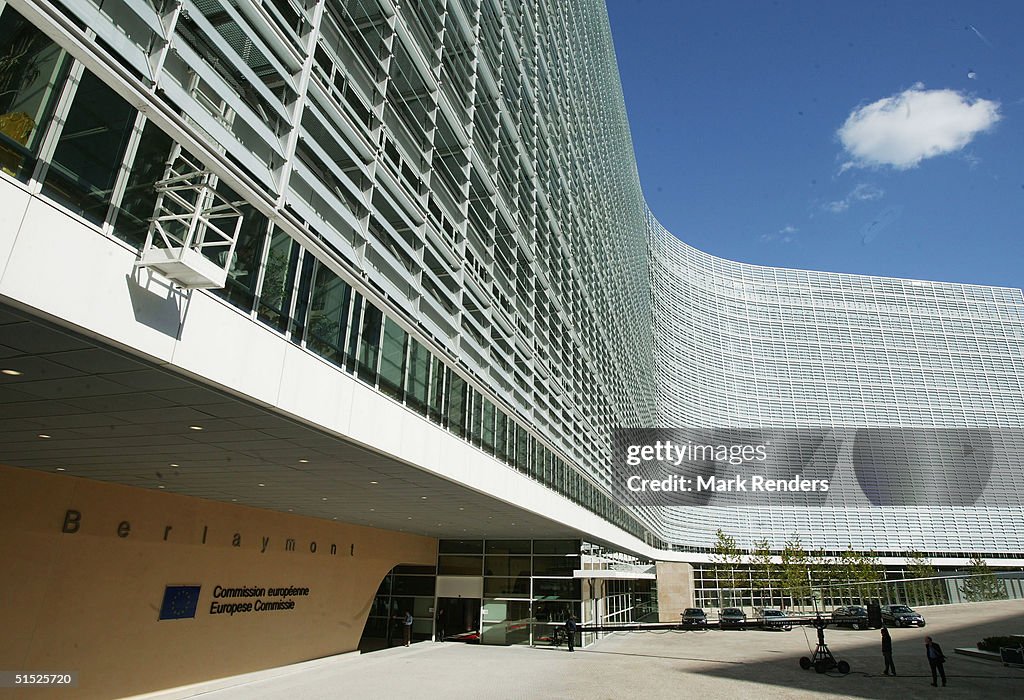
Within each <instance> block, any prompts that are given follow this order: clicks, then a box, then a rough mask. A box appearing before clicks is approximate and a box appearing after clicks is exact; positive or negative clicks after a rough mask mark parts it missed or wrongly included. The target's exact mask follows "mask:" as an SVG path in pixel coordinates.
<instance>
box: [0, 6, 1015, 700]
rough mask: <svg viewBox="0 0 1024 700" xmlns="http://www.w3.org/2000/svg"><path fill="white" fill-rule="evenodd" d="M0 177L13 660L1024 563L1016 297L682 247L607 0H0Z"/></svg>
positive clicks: (466, 626) (373, 629) (5, 520)
mask: <svg viewBox="0 0 1024 700" xmlns="http://www.w3.org/2000/svg"><path fill="white" fill-rule="evenodd" d="M0 171H2V175H0V324H2V325H0V369H2V374H0V463H2V465H3V466H0V504H2V506H0V528H2V529H0V534H2V536H0V559H2V561H3V566H2V567H0V618H2V619H3V620H4V630H5V632H4V634H3V635H2V636H0V668H3V669H24V670H37V671H43V670H46V671H49V672H55V671H77V672H79V677H78V679H79V680H78V683H79V693H80V694H82V696H96V697H105V696H110V695H121V694H131V693H138V692H144V691H147V690H153V689H158V688H162V687H169V686H177V685H182V684H185V683H190V682H194V681H198V680H202V679H206V678H212V677H218V676H226V675H231V674H235V673H242V672H245V671H251V670H255V669H259V668H266V667H270V666H277V665H283V664H287V663H291V662H295V661H301V660H305V659H311V658H316V657H321V656H325V655H329V654H336V653H342V652H347V651H352V650H354V649H357V648H359V647H360V646H361V645H362V646H363V647H364V648H368V647H370V646H372V645H373V644H374V643H381V644H383V643H387V642H388V640H389V639H390V638H392V637H393V635H395V634H397V635H401V631H398V632H396V631H395V621H394V619H395V618H396V617H404V615H405V613H406V612H411V613H412V615H413V618H414V624H413V630H412V632H413V638H414V639H427V638H432V637H439V636H444V637H446V638H466V639H478V640H480V641H482V642H483V643H496V644H516V643H527V644H528V643H538V640H542V639H546V638H547V637H548V636H549V635H550V632H551V628H552V626H554V625H556V624H560V623H561V621H562V620H564V619H565V618H566V616H567V615H569V614H574V615H576V616H577V617H578V618H580V619H582V620H584V621H586V622H602V623H603V622H615V621H627V620H634V619H640V618H641V617H643V616H644V615H647V614H650V613H651V612H652V611H653V610H654V608H655V606H657V607H658V608H660V610H661V614H662V615H663V616H666V615H667V616H668V619H672V618H676V619H678V617H677V616H678V614H679V611H680V610H681V609H682V608H683V607H685V606H687V605H692V604H694V601H695V600H696V599H697V593H698V591H699V590H704V588H706V586H705V584H707V583H708V582H707V581H705V578H707V577H708V576H709V574H708V570H709V562H710V561H711V559H712V556H713V548H714V546H715V542H716V535H715V533H716V531H717V530H718V529H719V528H721V529H722V530H723V531H724V532H727V533H729V534H730V535H731V536H732V537H734V538H735V539H736V543H737V545H738V546H739V548H741V549H743V550H747V551H749V550H751V549H752V548H753V547H754V546H755V545H756V543H757V542H759V541H762V540H767V541H768V544H769V546H770V548H771V550H772V551H774V552H775V553H779V552H781V550H782V549H783V547H784V545H785V543H786V542H787V541H790V540H792V539H793V538H794V537H796V538H799V540H800V541H801V543H802V544H803V545H804V546H806V547H807V548H808V549H810V550H820V551H824V552H839V551H843V550H846V549H851V550H853V551H855V552H864V553H869V552H870V553H873V554H874V555H875V556H877V557H879V559H878V561H880V562H882V563H883V564H885V565H886V566H888V567H896V568H898V567H899V566H901V565H902V564H903V563H904V562H905V559H906V557H907V555H908V554H910V553H918V554H922V555H924V556H925V557H927V558H929V559H930V560H931V562H932V563H933V564H935V565H936V566H940V567H950V568H952V567H956V566H962V565H964V564H965V563H966V562H967V560H968V559H969V558H971V557H973V556H976V555H980V556H982V557H984V558H985V559H986V561H988V562H989V564H993V565H1001V566H1020V565H1021V564H1022V563H1024V555H1022V553H1021V547H1020V539H1019V538H1020V522H1021V516H1022V515H1024V485H1022V482H1021V480H1020V478H1019V474H1020V462H1019V460H1018V457H1019V455H1020V447H1021V444H1020V443H1021V438H1020V435H1021V432H1022V431H1024V398H1022V396H1024V297H1022V294H1021V291H1020V290H1016V289H1001V288H991V287H980V286H971V285H963V284H948V283H936V282H927V281H909V280H899V279H883V278H875V277H864V276H856V275H848V274H831V273H818V272H808V271H797V270H784V269H775V268H769V267H759V266H755V265H747V264H740V263H735V262H730V261H727V260H722V259H719V258H716V257H713V256H711V255H707V254H705V253H702V252H700V251H698V250H695V249H693V248H691V247H689V246H687V245H686V244H685V243H684V242H682V241H680V240H679V239H677V238H676V237H675V236H673V235H672V234H671V233H670V232H667V231H666V230H665V229H664V228H662V226H661V225H660V224H659V223H658V222H657V220H656V218H655V216H654V213H652V212H650V211H649V210H648V209H647V206H646V204H645V202H644V197H643V193H642V192H641V188H640V183H639V178H638V174H637V169H636V162H635V159H634V155H633V150H632V144H631V140H630V132H629V126H628V123H627V119H626V113H625V108H624V105H623V97H622V92H621V88H620V84H619V78H618V72H617V68H616V62H615V55H614V50H613V47H612V41H611V35H610V31H609V27H608V19H607V16H606V12H605V8H604V7H603V5H602V4H601V3H599V2H590V1H586V0H557V1H556V0H532V1H530V2H524V3H522V2H512V1H510V0H416V1H411V2H407V1H406V0H319V1H314V0H305V1H304V0H263V1H262V2H258V1H257V0H103V1H102V2H99V1H98V0H0ZM666 435H667V436H674V437H670V438H666V437H665V436H666ZM697 437H700V439H697ZM641 439H643V440H648V442H650V444H647V445H646V452H644V448H643V447H642V446H640V445H639V443H637V444H636V445H634V444H632V443H630V444H629V445H626V446H625V447H626V448H627V449H626V450H625V452H626V453H630V454H648V455H651V454H656V448H658V443H660V444H661V446H662V447H663V446H664V444H665V442H671V440H673V439H674V440H675V441H676V442H675V443H674V444H676V446H677V447H678V446H679V445H680V444H681V445H684V446H687V445H689V446H692V445H694V444H703V443H702V441H710V443H709V444H713V445H718V444H719V443H721V444H722V445H725V444H726V443H730V444H729V445H727V446H728V447H730V448H731V447H733V446H736V445H738V443H740V442H742V443H750V444H749V445H747V446H748V447H751V448H752V449H753V450H754V452H752V453H751V454H755V455H757V459H759V460H760V461H758V462H757V464H754V462H753V461H751V462H750V463H747V462H744V459H745V457H741V458H740V459H739V460H736V461H732V460H730V459H724V460H723V459H719V458H718V457H715V456H713V455H712V456H710V457H709V456H707V455H705V456H704V458H703V459H702V461H699V464H698V465H697V466H698V467H699V470H700V471H699V473H698V475H697V477H696V478H697V479H699V483H701V484H702V485H704V486H707V484H708V483H709V482H710V480H711V477H715V478H717V479H720V480H721V481H722V482H723V483H727V482H729V481H730V480H732V479H733V478H734V477H735V479H736V480H742V479H743V478H745V477H742V475H739V474H738V472H737V470H738V469H740V468H743V469H745V470H747V472H749V471H750V470H751V469H752V468H753V467H754V466H756V467H757V468H758V469H760V470H761V471H762V472H763V473H762V476H767V477H771V478H772V480H773V483H786V484H789V483H791V482H792V483H795V484H797V486H799V485H800V484H801V483H802V482H803V481H806V482H808V483H811V481H815V482H818V483H819V484H820V482H822V481H825V482H828V484H829V486H830V488H828V490H827V491H824V490H821V489H814V490H811V491H807V492H803V489H798V490H800V491H801V492H800V493H793V492H791V491H788V492H786V493H778V492H767V493H765V492H758V493H751V494H746V493H736V492H720V491H719V490H718V489H711V488H710V487H709V488H708V489H706V490H705V491H698V492H693V493H683V494H676V495H679V496H680V498H679V499H676V500H673V499H668V500H667V501H665V500H661V501H659V500H657V499H655V498H651V499H648V498H647V496H649V495H650V494H649V493H646V494H645V493H640V494H639V496H637V497H636V498H632V497H630V494H631V493H632V494H633V495H634V496H635V495H636V493H634V491H635V490H634V489H632V488H631V487H627V488H625V490H623V487H622V485H623V484H624V483H628V484H634V485H635V484H640V483H647V484H650V483H651V482H658V481H659V479H660V474H661V473H660V472H658V471H657V469H655V468H654V467H655V466H657V465H652V464H646V465H645V466H644V469H648V468H650V469H648V471H646V472H644V474H647V476H650V474H658V475H659V476H658V477H657V478H650V479H648V478H647V477H646V476H644V475H643V474H639V473H638V474H632V475H627V473H626V472H628V467H629V466H630V463H629V462H628V461H627V462H625V463H624V462H623V460H622V459H621V457H622V455H623V454H624V452H623V450H622V447H623V445H622V441H623V440H627V441H629V440H634V441H640V440H641ZM732 443H735V444H732ZM634 448H637V449H634ZM748 456H749V455H748ZM755 461H756V460H755ZM624 465H625V466H624ZM737 465H739V466H737ZM659 468H660V467H659ZM624 469H625V470H626V471H623V470H624ZM734 473H735V474H734ZM627 477H637V478H634V479H633V480H632V481H629V479H628V478H627ZM741 477H742V478H741ZM645 479H646V481H645ZM673 483H677V484H678V483H683V482H682V481H680V480H676V481H675V482H673ZM687 483H688V482H687ZM782 488H783V490H786V489H785V487H782ZM681 490H682V491H685V489H681ZM664 495H665V494H664V493H662V494H660V495H659V498H660V497H661V496H664ZM712 583H713V582H712ZM399 629H400V628H399Z"/></svg>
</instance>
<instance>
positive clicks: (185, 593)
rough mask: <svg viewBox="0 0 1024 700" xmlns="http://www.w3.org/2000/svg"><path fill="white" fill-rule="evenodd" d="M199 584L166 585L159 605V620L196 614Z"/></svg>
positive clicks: (190, 616) (184, 617)
mask: <svg viewBox="0 0 1024 700" xmlns="http://www.w3.org/2000/svg"><path fill="white" fill-rule="evenodd" d="M200 588H201V586H167V587H166V588H164V602H163V604H162V605H161V606H160V619H161V620H184V619H187V618H192V617H195V616H196V606H197V605H199V589H200Z"/></svg>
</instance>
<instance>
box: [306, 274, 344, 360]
mask: <svg viewBox="0 0 1024 700" xmlns="http://www.w3.org/2000/svg"><path fill="white" fill-rule="evenodd" d="M351 296H352V288H351V287H350V286H349V285H348V284H347V283H346V282H345V281H344V280H343V279H341V278H340V277H338V276H337V275H336V274H334V273H333V272H332V271H331V270H330V269H329V268H328V267H327V266H326V265H324V264H323V263H320V262H317V263H316V266H315V271H314V274H313V295H312V297H311V299H310V302H309V322H308V325H307V327H306V347H307V348H309V349H310V350H312V351H313V352H315V353H316V354H317V355H319V356H320V357H322V358H324V359H325V360H328V361H330V362H333V363H334V364H336V365H338V366H341V365H342V364H343V363H344V356H345V355H344V351H343V349H342V348H344V343H345V329H346V328H347V327H348V323H347V320H348V309H349V301H350V299H351Z"/></svg>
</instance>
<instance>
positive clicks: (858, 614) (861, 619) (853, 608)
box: [832, 605, 870, 630]
mask: <svg viewBox="0 0 1024 700" xmlns="http://www.w3.org/2000/svg"><path fill="white" fill-rule="evenodd" d="M832 624H833V625H835V626H836V627H852V628H853V629H855V630H866V629H868V627H870V625H869V624H868V609H867V608H865V607H863V606H861V605H844V606H842V607H841V608H836V609H835V610H833V611H832Z"/></svg>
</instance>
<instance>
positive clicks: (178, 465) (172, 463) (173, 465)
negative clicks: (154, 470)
mask: <svg viewBox="0 0 1024 700" xmlns="http://www.w3.org/2000/svg"><path fill="white" fill-rule="evenodd" d="M171 466H172V467H180V466H181V465H180V464H175V463H174V462H171Z"/></svg>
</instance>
